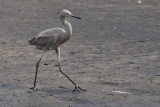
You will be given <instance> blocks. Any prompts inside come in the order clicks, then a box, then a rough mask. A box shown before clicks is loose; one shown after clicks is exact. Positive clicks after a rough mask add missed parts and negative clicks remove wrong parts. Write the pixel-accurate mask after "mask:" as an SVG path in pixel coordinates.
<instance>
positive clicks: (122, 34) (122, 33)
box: [118, 32, 126, 36]
mask: <svg viewBox="0 0 160 107" xmlns="http://www.w3.org/2000/svg"><path fill="white" fill-rule="evenodd" d="M118 35H119V36H125V35H126V34H125V33H124V32H120V33H119V34H118Z"/></svg>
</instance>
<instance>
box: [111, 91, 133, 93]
mask: <svg viewBox="0 0 160 107" xmlns="http://www.w3.org/2000/svg"><path fill="white" fill-rule="evenodd" d="M112 92H113V93H119V94H131V93H129V92H125V91H112Z"/></svg>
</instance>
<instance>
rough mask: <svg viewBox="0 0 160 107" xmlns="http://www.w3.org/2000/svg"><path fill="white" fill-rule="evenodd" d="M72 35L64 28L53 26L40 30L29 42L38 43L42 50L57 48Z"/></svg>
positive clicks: (37, 45)
mask: <svg viewBox="0 0 160 107" xmlns="http://www.w3.org/2000/svg"><path fill="white" fill-rule="evenodd" d="M70 36H71V35H69V34H67V33H66V31H65V30H64V29H62V28H51V29H48V30H45V31H42V32H40V33H39V34H38V35H37V36H36V37H34V38H33V39H31V40H30V41H29V42H30V44H31V45H36V47H37V48H38V49H40V50H46V51H47V50H55V49H57V48H58V47H59V46H60V45H61V44H63V43H64V42H66V41H67V40H69V38H70Z"/></svg>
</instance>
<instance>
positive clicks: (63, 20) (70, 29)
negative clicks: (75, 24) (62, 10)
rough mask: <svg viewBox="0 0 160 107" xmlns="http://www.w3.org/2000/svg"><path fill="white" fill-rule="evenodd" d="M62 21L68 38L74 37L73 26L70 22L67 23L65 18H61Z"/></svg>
mask: <svg viewBox="0 0 160 107" xmlns="http://www.w3.org/2000/svg"><path fill="white" fill-rule="evenodd" d="M60 19H61V22H62V24H63V25H64V26H65V27H66V28H67V30H66V31H67V35H68V36H71V35H72V26H71V24H70V23H69V22H68V21H66V19H65V17H63V16H62V17H60Z"/></svg>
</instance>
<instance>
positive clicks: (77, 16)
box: [72, 15, 82, 19]
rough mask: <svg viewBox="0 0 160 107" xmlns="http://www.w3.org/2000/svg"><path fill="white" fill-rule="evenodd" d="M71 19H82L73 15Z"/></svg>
mask: <svg viewBox="0 0 160 107" xmlns="http://www.w3.org/2000/svg"><path fill="white" fill-rule="evenodd" d="M72 17H74V18H77V19H82V18H80V17H78V16H74V15H73V16H72Z"/></svg>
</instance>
